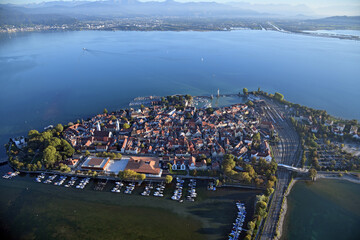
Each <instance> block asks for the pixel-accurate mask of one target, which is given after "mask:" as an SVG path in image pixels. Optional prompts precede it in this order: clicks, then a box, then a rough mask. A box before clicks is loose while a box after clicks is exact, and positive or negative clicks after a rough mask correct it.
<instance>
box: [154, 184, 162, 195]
mask: <svg viewBox="0 0 360 240" xmlns="http://www.w3.org/2000/svg"><path fill="white" fill-rule="evenodd" d="M155 190H156V191H155V192H154V196H155V197H163V196H164V190H165V184H164V182H161V183H159V184H157V186H156V188H155Z"/></svg>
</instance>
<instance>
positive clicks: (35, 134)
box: [28, 130, 40, 139]
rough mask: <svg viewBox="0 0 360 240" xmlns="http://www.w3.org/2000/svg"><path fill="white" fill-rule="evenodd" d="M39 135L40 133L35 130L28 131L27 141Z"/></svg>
mask: <svg viewBox="0 0 360 240" xmlns="http://www.w3.org/2000/svg"><path fill="white" fill-rule="evenodd" d="M39 135H40V133H39V132H38V131H37V130H30V131H29V133H28V137H29V139H32V138H35V137H38V136H39Z"/></svg>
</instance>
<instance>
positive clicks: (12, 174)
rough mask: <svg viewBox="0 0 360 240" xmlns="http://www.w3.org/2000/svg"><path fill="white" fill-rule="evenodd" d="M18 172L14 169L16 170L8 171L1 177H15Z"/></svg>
mask: <svg viewBox="0 0 360 240" xmlns="http://www.w3.org/2000/svg"><path fill="white" fill-rule="evenodd" d="M19 174H20V172H18V171H16V172H8V173H6V174H4V175H3V176H2V177H3V178H5V179H11V178H13V177H16V176H17V175H19Z"/></svg>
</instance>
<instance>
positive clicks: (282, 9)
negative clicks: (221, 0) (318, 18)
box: [228, 1, 316, 18]
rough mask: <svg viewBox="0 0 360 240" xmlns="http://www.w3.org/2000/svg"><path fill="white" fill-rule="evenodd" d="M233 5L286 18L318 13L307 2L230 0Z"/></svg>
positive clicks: (305, 16) (307, 16)
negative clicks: (284, 2) (247, 0)
mask: <svg viewBox="0 0 360 240" xmlns="http://www.w3.org/2000/svg"><path fill="white" fill-rule="evenodd" d="M228 4H229V5H231V6H234V7H237V8H243V9H249V10H253V11H257V12H266V13H270V14H272V15H277V16H278V17H286V18H289V17H291V18H309V16H311V17H312V16H315V15H316V14H315V13H314V11H313V10H312V9H310V8H309V7H308V6H306V5H305V4H297V5H293V4H271V3H262V4H260V3H250V2H235V1H234V2H229V3H228Z"/></svg>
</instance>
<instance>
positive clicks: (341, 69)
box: [0, 30, 360, 156]
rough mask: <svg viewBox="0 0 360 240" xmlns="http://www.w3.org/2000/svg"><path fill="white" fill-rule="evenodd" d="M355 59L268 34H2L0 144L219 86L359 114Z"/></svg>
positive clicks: (324, 45) (333, 43) (322, 43)
mask: <svg viewBox="0 0 360 240" xmlns="http://www.w3.org/2000/svg"><path fill="white" fill-rule="evenodd" d="M83 48H86V50H85V51H84V50H83ZM359 62H360V43H359V42H356V41H349V40H339V39H327V38H319V37H307V36H301V35H295V34H291V35H290V34H283V33H279V32H274V31H247V30H244V31H233V32H104V31H85V32H61V33H19V34H12V35H6V34H3V35H0V83H1V88H0V116H1V118H0V143H1V145H3V144H4V143H5V142H6V141H7V140H8V138H9V137H11V136H16V135H21V134H25V133H26V132H27V131H28V130H30V129H33V128H36V129H42V128H43V127H44V126H47V125H49V124H56V123H58V122H62V123H68V122H69V121H75V120H76V119H81V118H87V117H89V116H91V115H93V114H95V113H98V112H101V111H102V110H103V108H104V107H107V108H108V109H109V110H115V109H119V108H122V107H125V106H127V104H128V101H129V100H130V99H132V98H134V97H137V96H143V95H167V94H176V93H190V94H199V95H200V94H215V93H216V91H217V89H218V88H219V89H220V92H221V93H226V92H238V91H239V90H241V89H242V88H243V87H247V88H249V89H257V88H258V87H261V88H262V89H264V90H267V91H269V92H274V91H279V92H282V93H284V94H285V96H286V98H287V99H288V100H290V101H294V102H299V103H301V104H305V105H309V106H312V107H316V108H321V109H326V110H328V112H330V113H332V114H335V115H337V116H342V117H345V118H357V119H360V111H359V110H360V107H359V106H360V98H359V92H360V81H359V79H360V78H359V76H360V67H359ZM1 156H4V151H3V150H2V149H1Z"/></svg>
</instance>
